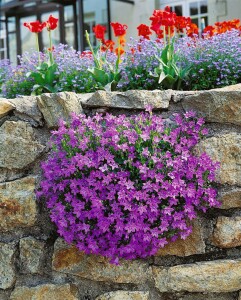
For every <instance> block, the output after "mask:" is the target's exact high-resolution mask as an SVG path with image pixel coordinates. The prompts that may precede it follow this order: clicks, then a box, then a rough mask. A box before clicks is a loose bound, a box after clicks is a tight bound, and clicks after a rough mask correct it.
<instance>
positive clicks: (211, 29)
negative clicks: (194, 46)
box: [203, 26, 216, 37]
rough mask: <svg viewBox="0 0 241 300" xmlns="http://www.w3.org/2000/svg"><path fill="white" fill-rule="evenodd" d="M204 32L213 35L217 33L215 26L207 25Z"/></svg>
mask: <svg viewBox="0 0 241 300" xmlns="http://www.w3.org/2000/svg"><path fill="white" fill-rule="evenodd" d="M203 33H204V34H207V35H208V36H209V37H211V36H213V35H214V34H215V33H216V29H215V27H214V26H207V27H205V28H204V29H203Z"/></svg>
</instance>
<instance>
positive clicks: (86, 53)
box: [80, 51, 93, 58]
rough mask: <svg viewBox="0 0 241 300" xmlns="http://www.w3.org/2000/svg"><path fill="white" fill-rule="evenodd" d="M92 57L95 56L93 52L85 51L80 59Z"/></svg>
mask: <svg viewBox="0 0 241 300" xmlns="http://www.w3.org/2000/svg"><path fill="white" fill-rule="evenodd" d="M92 56H93V54H92V52H91V51H83V52H82V53H81V54H80V57H87V58H91V57H92Z"/></svg>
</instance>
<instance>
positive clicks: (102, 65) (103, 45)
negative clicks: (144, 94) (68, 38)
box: [86, 23, 127, 91]
mask: <svg viewBox="0 0 241 300" xmlns="http://www.w3.org/2000/svg"><path fill="white" fill-rule="evenodd" d="M111 26H112V28H113V29H114V34H115V36H116V37H117V38H118V47H117V49H116V54H117V58H116V62H115V64H113V63H109V62H108V60H107V51H105V50H107V49H108V47H109V46H110V45H108V42H109V41H105V38H104V34H105V30H106V28H105V27H104V26H101V25H97V26H95V27H94V28H93V30H94V32H95V36H96V39H97V40H99V42H100V45H99V47H97V48H96V49H93V47H92V45H91V43H90V38H89V34H88V32H87V31H86V40H87V43H88V45H89V48H90V51H91V53H92V55H93V60H94V67H93V68H90V69H88V71H89V72H90V73H91V75H92V76H93V78H94V80H95V81H96V82H97V84H98V88H99V89H104V90H107V91H115V90H116V88H117V85H118V83H119V81H120V79H121V71H120V69H119V64H120V62H121V58H120V57H121V54H123V53H124V49H123V46H124V43H125V39H124V36H125V34H126V29H127V26H126V25H122V24H120V23H111ZM103 50H104V51H103Z"/></svg>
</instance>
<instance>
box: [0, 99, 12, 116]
mask: <svg viewBox="0 0 241 300" xmlns="http://www.w3.org/2000/svg"><path fill="white" fill-rule="evenodd" d="M14 108H15V106H14V105H13V104H12V103H11V102H10V101H9V100H7V99H4V98H0V119H1V118H2V117H4V116H6V115H7V114H8V113H9V112H11V111H12V110H14Z"/></svg>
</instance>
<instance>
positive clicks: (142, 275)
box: [53, 238, 151, 284]
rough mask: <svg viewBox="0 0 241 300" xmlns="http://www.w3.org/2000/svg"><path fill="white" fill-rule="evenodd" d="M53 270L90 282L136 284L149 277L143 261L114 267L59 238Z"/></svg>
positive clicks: (147, 268) (147, 266) (99, 257)
mask: <svg viewBox="0 0 241 300" xmlns="http://www.w3.org/2000/svg"><path fill="white" fill-rule="evenodd" d="M53 270H54V271H58V272H62V273H66V274H71V275H75V276H79V277H82V278H87V279H90V280H95V281H106V282H115V283H136V284H138V283H143V282H145V281H146V280H147V279H148V278H150V276H151V269H150V267H149V265H148V263H147V262H145V261H141V260H134V261H126V260H121V261H120V265H118V266H116V265H113V264H110V263H109V262H108V259H106V258H104V257H102V256H97V255H86V254H84V253H83V252H80V251H79V250H78V249H77V248H76V247H75V246H70V245H68V244H67V243H65V242H64V241H63V240H62V239H60V238H59V239H57V241H56V243H55V247H54V254H53Z"/></svg>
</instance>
